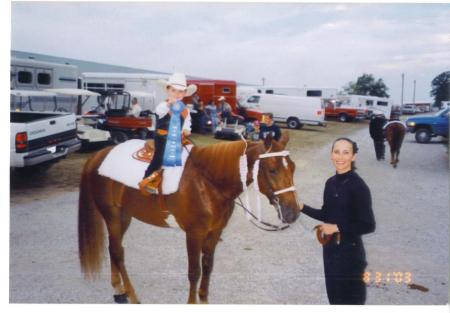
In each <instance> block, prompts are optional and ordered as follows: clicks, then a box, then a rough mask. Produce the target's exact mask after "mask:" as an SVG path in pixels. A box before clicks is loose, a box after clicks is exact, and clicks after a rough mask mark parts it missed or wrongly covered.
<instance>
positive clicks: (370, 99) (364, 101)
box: [337, 95, 392, 118]
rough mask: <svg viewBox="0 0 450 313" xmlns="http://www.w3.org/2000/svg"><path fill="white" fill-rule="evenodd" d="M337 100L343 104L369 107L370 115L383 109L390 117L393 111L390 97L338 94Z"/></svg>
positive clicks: (363, 107)
mask: <svg viewBox="0 0 450 313" xmlns="http://www.w3.org/2000/svg"><path fill="white" fill-rule="evenodd" d="M337 101H338V102H339V103H340V104H341V105H345V106H350V107H355V108H362V109H367V111H368V117H369V118H370V116H371V115H372V113H373V111H374V110H375V111H382V112H383V113H384V115H385V116H386V118H390V116H391V112H392V101H391V100H390V99H389V98H381V97H375V96H363V95H343V96H338V97H337Z"/></svg>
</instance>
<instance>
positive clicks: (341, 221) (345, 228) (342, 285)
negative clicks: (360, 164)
mask: <svg viewBox="0 0 450 313" xmlns="http://www.w3.org/2000/svg"><path fill="white" fill-rule="evenodd" d="M357 152H358V146H357V144H356V142H353V141H352V140H350V139H348V138H338V139H336V140H335V141H334V143H333V145H332V148H331V161H332V162H333V165H334V167H335V169H336V174H335V175H333V176H332V177H330V178H329V179H328V180H327V182H326V183H325V191H324V194H323V206H322V209H321V210H318V209H314V208H312V207H310V206H308V205H306V204H304V203H303V202H300V203H299V206H300V210H301V211H302V212H303V213H305V214H306V215H308V216H309V217H312V218H314V219H316V220H319V221H322V222H323V224H320V225H318V226H316V228H317V229H318V231H319V232H320V233H321V234H323V235H325V236H326V237H327V238H328V240H329V241H328V242H327V243H324V245H323V263H324V270H325V285H326V290H327V295H328V300H329V302H330V304H364V303H365V301H366V285H365V282H364V280H363V275H364V271H365V268H366V266H367V261H366V253H365V250H364V245H363V242H362V239H361V236H362V235H364V234H368V233H371V232H373V231H375V218H374V215H373V211H372V198H371V195H370V190H369V187H368V186H367V185H366V183H365V182H364V180H363V179H362V178H361V177H360V176H359V175H358V174H357V173H356V172H355V169H356V167H355V163H354V162H355V159H356V153H357Z"/></svg>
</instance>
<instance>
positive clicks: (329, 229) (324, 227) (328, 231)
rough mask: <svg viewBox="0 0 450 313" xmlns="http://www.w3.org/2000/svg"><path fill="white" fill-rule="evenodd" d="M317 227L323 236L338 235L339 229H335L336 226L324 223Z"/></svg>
mask: <svg viewBox="0 0 450 313" xmlns="http://www.w3.org/2000/svg"><path fill="white" fill-rule="evenodd" d="M317 227H318V228H319V229H320V230H321V231H322V233H324V234H325V235H332V234H334V233H338V232H339V228H338V227H337V225H336V224H327V223H325V224H321V225H317Z"/></svg>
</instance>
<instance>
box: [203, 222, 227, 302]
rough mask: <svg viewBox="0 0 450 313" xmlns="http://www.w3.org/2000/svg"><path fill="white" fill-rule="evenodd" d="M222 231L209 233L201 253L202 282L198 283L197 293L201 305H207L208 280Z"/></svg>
mask: <svg viewBox="0 0 450 313" xmlns="http://www.w3.org/2000/svg"><path fill="white" fill-rule="evenodd" d="M221 233H222V230H217V231H213V232H210V233H209V234H208V237H207V238H206V240H205V242H204V244H203V248H202V252H203V256H202V281H201V282H200V290H199V292H198V294H199V297H200V302H201V303H208V288H209V278H210V276H211V272H212V270H213V265H214V251H215V250H216V246H217V242H218V241H219V238H220V234H221Z"/></svg>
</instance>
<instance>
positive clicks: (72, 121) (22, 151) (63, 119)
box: [10, 90, 81, 168]
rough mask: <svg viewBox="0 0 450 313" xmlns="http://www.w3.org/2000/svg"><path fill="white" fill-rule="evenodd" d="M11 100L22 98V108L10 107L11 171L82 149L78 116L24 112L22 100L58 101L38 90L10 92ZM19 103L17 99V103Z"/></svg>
mask: <svg viewBox="0 0 450 313" xmlns="http://www.w3.org/2000/svg"><path fill="white" fill-rule="evenodd" d="M11 96H12V97H11V98H12V99H14V98H20V106H19V107H14V104H16V101H13V102H12V104H11V115H10V130H11V133H10V134H11V140H10V162H11V163H10V167H13V168H21V167H27V166H33V165H37V164H41V163H44V162H48V161H52V160H57V159H59V158H63V157H65V156H66V155H67V154H69V153H71V152H74V151H77V150H78V149H80V147H81V143H80V140H79V139H78V138H77V125H76V116H75V114H71V113H63V112H33V111H23V110H22V108H23V105H22V104H23V101H22V99H23V98H28V101H31V97H47V98H48V99H49V98H52V97H55V96H56V94H52V93H49V92H43V91H35V90H11ZM14 100H16V99H14Z"/></svg>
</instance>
